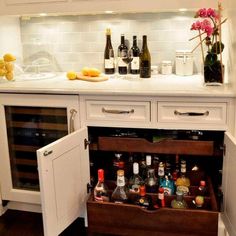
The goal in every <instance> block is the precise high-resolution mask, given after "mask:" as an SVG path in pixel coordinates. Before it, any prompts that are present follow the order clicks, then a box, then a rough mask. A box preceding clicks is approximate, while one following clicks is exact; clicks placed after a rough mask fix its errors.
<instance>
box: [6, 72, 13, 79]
mask: <svg viewBox="0 0 236 236" xmlns="http://www.w3.org/2000/svg"><path fill="white" fill-rule="evenodd" d="M5 76H6V78H7V80H13V77H14V76H13V73H12V72H8V73H6V75H5Z"/></svg>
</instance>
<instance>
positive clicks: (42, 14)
mask: <svg viewBox="0 0 236 236" xmlns="http://www.w3.org/2000/svg"><path fill="white" fill-rule="evenodd" d="M39 16H47V13H40V14H39Z"/></svg>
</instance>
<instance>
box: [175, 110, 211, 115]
mask: <svg viewBox="0 0 236 236" xmlns="http://www.w3.org/2000/svg"><path fill="white" fill-rule="evenodd" d="M209 113H210V112H209V111H205V112H179V111H177V110H175V111H174V114H175V115H176V116H208V115H209Z"/></svg>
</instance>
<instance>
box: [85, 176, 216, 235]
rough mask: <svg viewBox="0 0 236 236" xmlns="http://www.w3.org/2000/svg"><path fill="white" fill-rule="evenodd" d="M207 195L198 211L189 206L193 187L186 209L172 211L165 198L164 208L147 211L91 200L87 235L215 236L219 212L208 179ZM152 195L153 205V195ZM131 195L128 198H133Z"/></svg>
mask: <svg viewBox="0 0 236 236" xmlns="http://www.w3.org/2000/svg"><path fill="white" fill-rule="evenodd" d="M207 185H208V194H207V196H206V197H205V201H204V205H203V207H202V208H201V209H197V208H196V207H195V205H194V204H193V203H192V200H193V199H194V198H195V194H197V192H195V190H196V188H197V187H196V186H191V188H192V189H191V188H190V189H191V190H190V191H191V195H190V196H186V197H185V201H186V202H187V204H188V209H184V210H182V209H173V208H171V207H170V203H171V200H172V199H174V198H175V196H165V201H166V207H164V208H159V209H157V210H153V211H149V210H146V209H143V208H141V207H140V206H136V205H133V204H116V203H112V202H107V203H99V202H95V201H94V200H93V196H90V198H89V200H88V202H87V209H88V225H89V235H106V234H107V233H109V234H111V235H129V236H133V235H137V236H143V235H147V234H150V235H158V236H166V235H167V236H174V235H175V236H177V235H178V236H180V235H181V236H185V235H186V236H187V235H194V236H199V235H203V236H216V235H217V231H218V211H217V204H216V198H215V195H214V191H213V188H212V184H211V180H210V179H209V178H207ZM149 195H151V197H152V199H153V201H156V199H157V195H156V194H149ZM134 197H135V195H133V196H132V197H131V198H134Z"/></svg>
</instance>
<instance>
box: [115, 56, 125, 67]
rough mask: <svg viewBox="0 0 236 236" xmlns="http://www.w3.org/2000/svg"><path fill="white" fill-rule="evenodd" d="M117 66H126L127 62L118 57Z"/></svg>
mask: <svg viewBox="0 0 236 236" xmlns="http://www.w3.org/2000/svg"><path fill="white" fill-rule="evenodd" d="M117 59H118V67H127V64H126V63H125V62H124V61H123V60H122V57H118V58H117Z"/></svg>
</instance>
